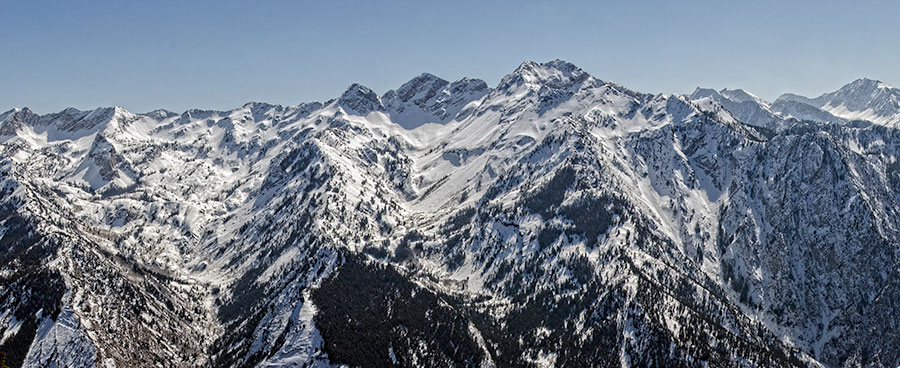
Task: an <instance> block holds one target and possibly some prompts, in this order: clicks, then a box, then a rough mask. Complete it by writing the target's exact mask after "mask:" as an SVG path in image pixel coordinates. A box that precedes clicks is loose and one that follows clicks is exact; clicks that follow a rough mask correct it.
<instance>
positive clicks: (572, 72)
mask: <svg viewBox="0 0 900 368" xmlns="http://www.w3.org/2000/svg"><path fill="white" fill-rule="evenodd" d="M585 81H595V82H598V83H602V82H600V81H599V80H595V79H594V78H593V77H592V76H591V75H590V74H588V73H587V72H585V71H584V70H582V69H581V68H579V67H577V66H575V64H572V63H570V62H567V61H563V60H560V59H555V60H552V61H548V62H545V63H538V62H534V61H530V60H526V61H524V62H523V63H522V64H521V65H519V67H518V68H516V70H515V71H513V72H512V73H510V74H508V75H506V76H504V77H503V79H501V80H500V83H499V85H498V87H497V88H498V89H501V90H503V89H508V88H510V87H512V86H515V85H520V84H529V85H538V86H546V87H549V88H556V89H565V88H570V87H572V86H574V85H577V84H580V83H582V82H585Z"/></svg>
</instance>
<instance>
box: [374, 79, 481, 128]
mask: <svg viewBox="0 0 900 368" xmlns="http://www.w3.org/2000/svg"><path fill="white" fill-rule="evenodd" d="M489 91H490V89H489V88H488V86H487V83H485V82H484V81H482V80H479V79H469V78H462V79H460V80H458V81H455V82H453V83H450V82H448V81H446V80H444V79H442V78H439V77H437V76H435V75H433V74H429V73H422V74H420V75H418V76H417V77H415V78H413V79H412V80H410V81H409V82H406V83H404V84H403V85H402V86H400V88H398V89H396V90H391V91H388V92H387V93H385V94H384V95H383V96H382V97H381V101H383V103H384V107H385V111H387V113H388V114H389V115H390V116H391V120H392V121H393V122H395V123H397V124H400V125H401V126H403V127H404V128H407V129H413V128H416V127H418V126H421V125H423V124H426V123H438V124H442V123H446V122H448V121H450V120H453V119H455V118H457V115H458V114H459V113H460V112H461V110H462V109H463V108H464V107H465V106H466V105H468V104H469V103H471V102H472V101H475V100H478V99H480V98H481V97H483V96H484V95H485V94H487V93H488V92H489Z"/></svg>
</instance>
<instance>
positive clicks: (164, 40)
mask: <svg viewBox="0 0 900 368" xmlns="http://www.w3.org/2000/svg"><path fill="white" fill-rule="evenodd" d="M898 20H900V2H897V1H882V2H876V1H744V2H737V1H684V2H679V1H643V2H638V1H634V2H626V1H615V2H606V1H569V2H563V1H558V2H528V1H495V2H481V1H449V2H432V1H415V2H414V1H406V2H404V1H366V2H364V1H357V2H354V1H317V2H301V1H292V2H288V1H265V0H261V1H252V2H251V1H246V2H236V1H208V0H195V1H144V2H138V1H133V2H132V1H108V0H96V1H12V0H0V50H2V54H0V111H6V110H8V109H10V108H13V107H25V106H27V107H30V108H31V109H32V110H34V111H36V112H38V113H49V112H56V111H59V110H62V109H63V108H65V107H69V106H73V107H76V108H81V109H89V108H95V107H99V106H112V105H120V106H123V107H125V108H126V109H128V110H131V111H134V112H146V111H150V110H153V109H156V108H166V109H169V110H173V111H183V110H185V109H188V108H204V109H230V108H235V107H239V106H241V105H243V104H244V103H245V102H248V101H264V102H269V103H277V104H297V103H300V102H305V101H325V100H327V99H330V98H333V97H337V96H339V95H340V94H341V92H342V91H343V90H344V89H346V88H347V86H349V85H350V84H351V83H354V82H358V83H361V84H364V85H366V86H369V87H371V88H372V89H374V90H375V91H376V92H378V93H379V94H380V93H383V92H385V91H387V90H389V89H393V88H396V87H398V86H400V85H401V84H402V83H403V82H405V81H407V80H409V79H411V78H412V77H414V76H415V75H417V74H419V73H422V72H429V73H432V74H435V75H437V76H440V77H442V78H444V79H448V80H455V79H458V78H461V77H464V76H466V77H471V78H481V79H484V80H485V81H487V82H488V84H489V85H491V86H494V85H496V83H497V82H498V81H499V80H500V78H501V77H502V76H503V75H505V74H507V73H509V72H511V71H512V70H514V69H515V68H516V66H518V65H519V64H520V63H521V62H522V61H523V60H535V61H546V60H552V59H556V58H559V59H563V60H567V61H570V62H572V63H574V64H575V65H578V66H579V67H581V68H582V69H584V70H585V71H587V72H588V73H590V74H592V75H594V76H595V77H597V78H600V79H602V80H611V81H615V82H617V83H620V84H622V85H624V86H626V87H628V88H631V89H634V90H637V91H641V92H647V93H689V92H691V91H692V90H693V89H694V88H695V87H697V86H703V87H712V88H716V89H719V88H725V87H728V88H744V89H747V90H748V91H750V92H753V93H756V94H758V95H760V96H761V97H763V98H766V99H769V100H771V99H774V98H775V97H777V96H778V95H779V94H781V93H784V92H793V93H799V94H804V95H809V96H817V95H819V94H821V93H823V92H828V91H833V90H835V89H837V88H839V87H840V86H841V85H843V84H846V83H848V82H850V81H852V80H854V79H857V78H861V77H868V78H873V79H879V80H882V81H885V82H887V83H889V84H894V85H898V84H900V67H898V61H900V42H898V32H897V31H896V29H897V25H898Z"/></svg>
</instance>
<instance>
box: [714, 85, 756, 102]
mask: <svg viewBox="0 0 900 368" xmlns="http://www.w3.org/2000/svg"><path fill="white" fill-rule="evenodd" d="M719 93H721V94H722V95H723V96H725V97H728V98H730V99H732V100H734V101H737V102H744V101H754V102H758V103H763V102H764V101H763V99H761V98H759V97H758V96H756V95H754V94H752V93H750V92H747V91H746V90H744V89H741V88H738V89H730V88H725V89H723V90H721V91H719Z"/></svg>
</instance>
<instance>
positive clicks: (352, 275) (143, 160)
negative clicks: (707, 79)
mask: <svg viewBox="0 0 900 368" xmlns="http://www.w3.org/2000/svg"><path fill="white" fill-rule="evenodd" d="M898 124H900V90H898V89H896V88H893V87H891V86H889V85H887V84H885V83H882V82H879V81H873V80H868V79H860V80H857V81H854V82H852V83H850V84H848V85H846V86H844V87H842V88H841V89H839V90H838V91H835V92H831V93H826V94H823V95H822V96H819V97H816V98H807V97H801V96H797V95H791V94H786V95H783V96H781V97H779V98H778V99H776V100H775V101H774V102H767V101H764V100H762V99H760V98H758V97H756V96H754V95H753V94H751V93H749V92H746V91H743V90H740V89H737V90H731V89H724V90H720V91H716V90H712V89H701V88H698V89H697V90H696V91H695V92H694V93H693V94H692V95H690V96H682V95H651V94H645V93H640V92H635V91H631V90H629V89H627V88H625V87H623V86H620V85H618V84H615V83H611V82H604V81H601V80H599V79H597V78H595V77H593V76H591V75H589V74H588V73H586V72H584V71H583V70H581V69H580V68H578V67H576V66H574V65H572V64H570V63H567V62H565V61H561V60H554V61H551V62H546V63H536V62H525V63H523V64H522V65H520V66H519V67H518V68H517V69H516V70H515V71H513V72H512V73H511V74H509V75H506V76H504V77H503V78H502V80H501V81H500V83H499V84H498V85H497V86H496V87H494V88H490V87H489V86H488V85H487V84H486V83H485V82H484V81H481V80H477V79H466V78H464V79H461V80H458V81H454V82H449V81H446V80H443V79H441V78H439V77H436V76H434V75H431V74H427V73H425V74H421V75H419V76H417V77H415V78H413V79H412V80H411V81H409V82H407V83H405V84H403V85H402V86H400V87H399V88H397V89H396V90H391V91H388V92H386V93H384V94H383V95H380V96H379V95H378V94H377V93H375V92H374V91H372V90H371V89H369V88H367V87H365V86H362V85H358V84H354V85H352V86H350V87H349V88H348V89H347V90H346V92H344V93H343V94H342V95H341V96H340V97H339V98H336V99H334V100H330V101H327V102H324V103H320V102H312V103H302V104H299V105H296V106H278V105H269V104H265V103H249V104H246V105H244V106H243V107H240V108H237V109H234V110H230V111H206V110H188V111H185V112H183V113H181V114H179V113H174V112H169V111H165V110H157V111H153V112H149V113H145V114H135V113H131V112H129V111H126V110H125V109H123V108H121V107H111V108H99V109H96V110H91V111H79V110H76V109H71V108H70V109H66V110H63V111H61V112H59V113H55V114H47V115H37V114H35V113H33V112H31V111H30V110H28V109H27V108H23V109H14V110H11V111H8V112H5V113H3V114H2V115H0V208H2V210H0V353H3V354H4V355H5V359H6V363H7V364H8V365H9V366H11V367H19V366H27V367H146V366H162V367H289V366H320V367H325V366H391V365H393V366H411V367H412V366H415V367H421V366H429V367H430V366H448V367H449V366H454V367H455V366H468V367H512V366H535V367H552V366H559V367H569V366H622V367H631V366H635V367H643V366H692V367H693V366H697V367H702V366H713V367H720V366H723V367H732V366H742V367H744V366H746V367H797V366H800V367H845V366H853V367H857V366H865V367H883V366H885V367H897V366H900V302H898V301H900V161H898V158H900V130H898V128H897V126H898Z"/></svg>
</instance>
